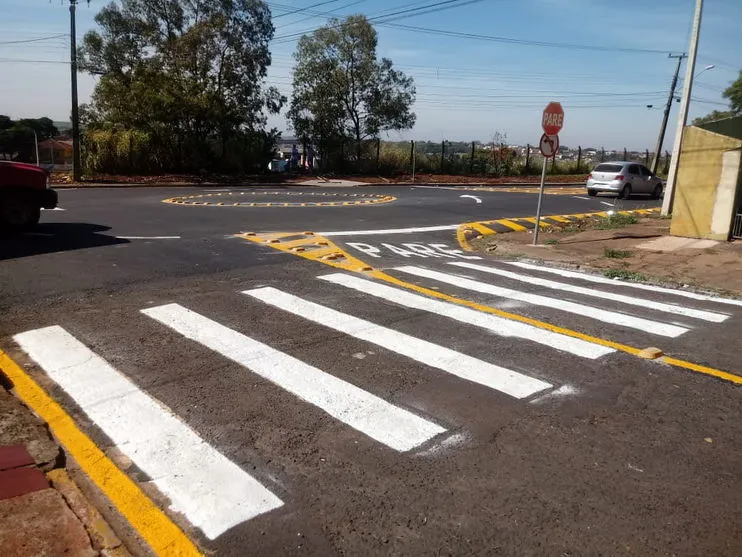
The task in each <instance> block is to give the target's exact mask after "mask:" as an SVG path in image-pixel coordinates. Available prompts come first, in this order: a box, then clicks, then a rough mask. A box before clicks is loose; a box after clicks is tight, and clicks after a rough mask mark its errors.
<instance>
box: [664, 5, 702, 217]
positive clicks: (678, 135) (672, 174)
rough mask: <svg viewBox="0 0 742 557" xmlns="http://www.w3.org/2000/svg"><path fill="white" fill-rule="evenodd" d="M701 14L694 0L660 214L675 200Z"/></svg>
mask: <svg viewBox="0 0 742 557" xmlns="http://www.w3.org/2000/svg"><path fill="white" fill-rule="evenodd" d="M702 16H703V0H696V12H695V15H694V17H693V34H692V35H691V39H690V48H689V49H688V64H686V67H685V82H684V87H683V97H682V99H681V100H680V113H679V114H678V128H677V130H676V131H675V142H674V143H673V146H672V160H671V161H670V171H669V172H668V174H667V183H666V184H665V197H664V199H663V200H662V215H664V216H667V215H669V214H670V213H672V205H673V202H674V201H675V180H676V179H677V177H678V162H679V160H680V148H681V147H682V143H683V129H684V128H685V123H686V122H687V120H688V109H689V108H690V96H691V93H692V90H693V73H694V72H695V71H696V56H697V54H698V38H699V36H700V34H701V19H702Z"/></svg>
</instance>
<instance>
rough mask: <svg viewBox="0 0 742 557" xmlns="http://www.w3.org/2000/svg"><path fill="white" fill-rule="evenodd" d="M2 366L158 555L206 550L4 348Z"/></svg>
mask: <svg viewBox="0 0 742 557" xmlns="http://www.w3.org/2000/svg"><path fill="white" fill-rule="evenodd" d="M0 370H2V371H3V372H5V375H7V376H8V378H9V379H10V380H11V381H12V382H13V386H14V390H15V392H16V394H17V395H18V397H19V398H20V399H21V400H22V401H23V402H24V403H25V404H26V405H27V406H28V407H29V408H31V410H33V411H34V412H35V413H36V415H37V416H39V417H40V418H41V419H42V420H43V421H45V422H46V423H47V425H48V427H49V429H50V430H51V431H52V433H53V434H54V436H55V437H56V438H57V440H58V441H59V443H60V444H61V445H62V447H63V448H64V450H65V451H66V452H67V453H68V454H69V455H70V456H71V457H72V458H74V459H75V461H76V462H77V464H78V465H79V466H80V469H81V470H82V471H83V472H84V473H85V474H87V476H88V477H89V478H90V479H91V480H92V481H93V483H94V484H95V485H96V486H97V487H98V489H100V490H101V492H102V493H103V494H104V495H105V496H106V497H107V498H108V499H109V500H110V501H111V503H113V506H114V507H115V508H116V509H117V510H118V512H119V513H121V515H122V516H123V517H124V518H125V519H126V520H127V521H128V522H129V524H131V526H132V528H134V530H136V532H137V533H138V534H139V536H140V537H141V538H142V539H143V540H144V541H145V542H146V543H147V544H148V545H149V546H150V547H151V548H152V551H153V552H154V553H155V554H156V555H162V556H168V557H169V556H183V557H186V556H196V555H198V556H200V555H202V553H201V552H200V551H199V550H198V548H197V547H196V546H195V545H194V544H193V542H191V540H189V539H188V537H187V536H186V535H185V534H184V533H183V531H182V530H181V529H180V528H179V527H178V526H177V525H175V524H174V523H173V522H172V521H171V520H170V519H169V518H168V517H167V515H166V514H165V513H164V512H163V511H162V510H161V509H160V508H158V507H157V506H156V505H155V504H154V503H153V502H152V500H151V499H150V498H149V497H147V496H146V495H145V494H144V492H143V491H142V490H141V489H140V488H139V486H138V485H137V484H136V483H134V481H133V480H132V479H131V478H129V476H127V475H126V474H125V473H124V472H122V471H121V470H120V469H119V468H118V467H117V466H116V465H115V464H114V463H113V461H111V459H109V458H108V456H106V454H105V453H104V452H103V451H102V450H101V449H100V448H98V446H97V445H96V444H95V443H94V442H93V441H92V439H90V437H88V436H87V435H86V434H85V433H83V432H82V431H81V430H80V429H79V428H78V427H77V424H75V421H74V420H73V419H72V417H71V416H70V415H69V414H67V412H65V411H64V409H62V407H61V406H60V405H59V404H57V403H56V402H55V401H54V400H53V399H52V398H51V397H50V396H49V395H47V394H46V392H45V391H44V390H43V389H42V388H41V387H40V386H39V385H38V384H37V383H36V381H34V380H33V379H32V378H31V377H30V376H29V375H28V374H27V373H26V372H25V371H24V370H23V369H22V368H21V367H20V366H19V365H18V364H16V363H15V361H13V360H12V359H11V358H10V356H8V355H7V354H6V353H5V352H3V351H0Z"/></svg>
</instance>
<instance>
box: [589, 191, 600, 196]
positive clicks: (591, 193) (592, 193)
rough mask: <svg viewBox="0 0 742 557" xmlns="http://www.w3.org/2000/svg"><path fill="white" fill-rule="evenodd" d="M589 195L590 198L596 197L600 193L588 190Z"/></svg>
mask: <svg viewBox="0 0 742 557" xmlns="http://www.w3.org/2000/svg"><path fill="white" fill-rule="evenodd" d="M587 194H588V195H589V196H590V197H595V196H596V195H598V192H597V191H595V190H587Z"/></svg>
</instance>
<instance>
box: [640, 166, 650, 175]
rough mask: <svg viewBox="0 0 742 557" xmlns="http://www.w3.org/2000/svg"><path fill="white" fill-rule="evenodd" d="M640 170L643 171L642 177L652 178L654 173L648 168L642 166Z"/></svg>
mask: <svg viewBox="0 0 742 557" xmlns="http://www.w3.org/2000/svg"><path fill="white" fill-rule="evenodd" d="M639 169H640V170H641V171H642V176H651V175H652V173H651V172H650V171H649V169H648V168H647V167H646V166H640V167H639Z"/></svg>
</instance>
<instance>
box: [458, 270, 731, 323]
mask: <svg viewBox="0 0 742 557" xmlns="http://www.w3.org/2000/svg"><path fill="white" fill-rule="evenodd" d="M449 265H455V266H457V267H463V268H465V269H472V270H475V271H482V272H484V273H489V274H492V275H497V276H501V277H505V278H509V279H513V280H517V281H520V282H525V283H528V284H535V285H538V286H543V287H545V288H551V289H554V290H561V291H563V292H572V293H574V294H581V295H583V296H589V297H591V298H602V299H604V300H610V301H613V302H620V303H622V304H627V305H631V306H637V307H641V308H647V309H654V310H657V311H662V312H665V313H673V314H675V315H682V316H684V317H691V318H694V319H701V320H703V321H710V322H713V323H722V322H723V321H726V320H727V319H729V316H728V315H725V314H722V313H714V312H711V311H705V310H700V309H694V308H688V307H684V306H678V305H675V304H666V303H664V302H656V301H654V300H648V299H646V298H634V297H633V296H626V295H624V294H619V293H617V292H604V291H602V290H595V289H593V288H586V287H584V286H576V285H573V284H567V283H564V282H557V281H553V280H548V279H542V278H539V277H534V276H531V275H523V274H519V273H513V272H510V271H504V270H502V269H499V268H496V267H489V266H486V265H479V264H476V263H466V262H463V261H461V262H459V261H455V262H453V261H452V262H450V263H449Z"/></svg>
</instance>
